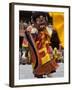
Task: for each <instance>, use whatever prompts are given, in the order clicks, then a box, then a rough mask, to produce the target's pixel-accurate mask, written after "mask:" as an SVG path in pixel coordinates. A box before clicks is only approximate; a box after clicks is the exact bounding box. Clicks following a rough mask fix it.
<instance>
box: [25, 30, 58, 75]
mask: <svg viewBox="0 0 72 90" xmlns="http://www.w3.org/2000/svg"><path fill="white" fill-rule="evenodd" d="M26 36H27V40H28V42H29V48H30V51H31V57H32V59H31V62H32V66H33V73H34V74H35V75H48V74H50V73H51V72H52V71H55V70H56V69H57V67H58V64H57V63H56V62H55V60H54V59H53V58H51V54H52V48H51V47H50V38H49V36H48V33H47V31H46V30H43V31H39V32H38V33H34V34H30V33H29V32H26Z"/></svg>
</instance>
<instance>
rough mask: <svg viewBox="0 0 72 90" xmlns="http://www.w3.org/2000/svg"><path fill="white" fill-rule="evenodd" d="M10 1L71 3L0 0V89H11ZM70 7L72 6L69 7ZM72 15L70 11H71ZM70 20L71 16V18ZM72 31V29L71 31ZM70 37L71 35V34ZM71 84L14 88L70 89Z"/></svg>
mask: <svg viewBox="0 0 72 90" xmlns="http://www.w3.org/2000/svg"><path fill="white" fill-rule="evenodd" d="M10 2H23V3H24V2H25V3H40V4H55V5H70V6H71V5H72V0H0V90H2V89H4V90H9V89H11V88H10V87H9V86H8V81H9V3H10ZM71 9H72V7H71ZM71 15H72V11H71ZM71 21H72V18H71ZM71 32H72V31H71ZM71 38H72V36H71ZM71 68H72V66H71ZM71 88H72V85H55V86H43V87H42V86H39V87H23V88H14V89H15V90H18V89H19V90H21V89H22V90H23V89H27V90H28V89H30V90H34V89H35V90H37V89H40V90H41V89H42V90H47V89H48V90H52V89H55V90H58V89H63V90H64V89H65V90H68V89H69V90H70V89H71Z"/></svg>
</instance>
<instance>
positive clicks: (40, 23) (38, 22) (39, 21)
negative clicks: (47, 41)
mask: <svg viewBox="0 0 72 90" xmlns="http://www.w3.org/2000/svg"><path fill="white" fill-rule="evenodd" d="M35 25H36V27H37V28H38V30H42V29H44V28H45V26H46V20H45V17H44V16H42V15H40V16H39V17H37V18H36V22H35Z"/></svg>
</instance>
